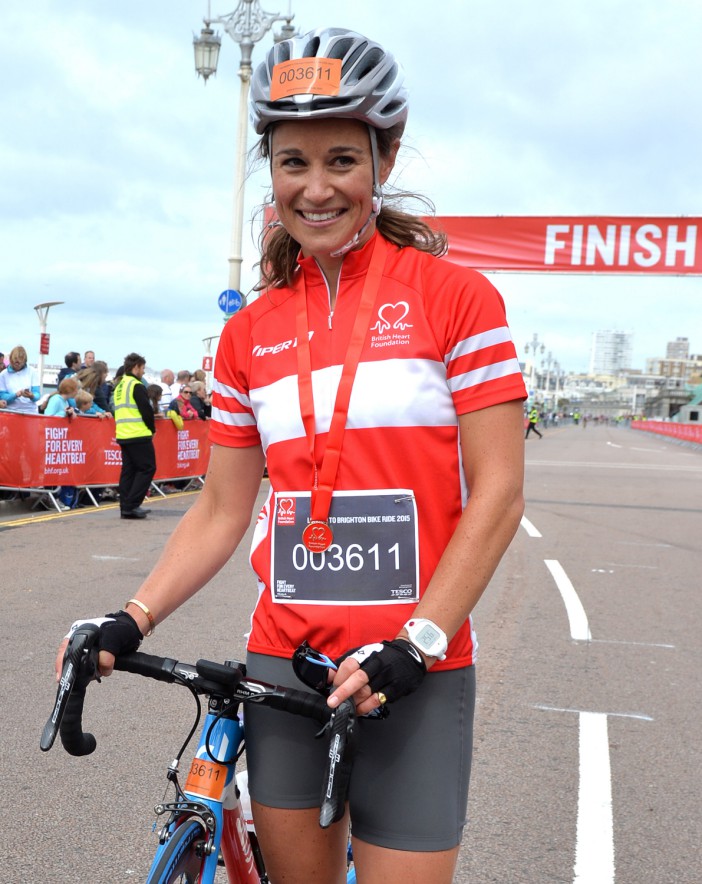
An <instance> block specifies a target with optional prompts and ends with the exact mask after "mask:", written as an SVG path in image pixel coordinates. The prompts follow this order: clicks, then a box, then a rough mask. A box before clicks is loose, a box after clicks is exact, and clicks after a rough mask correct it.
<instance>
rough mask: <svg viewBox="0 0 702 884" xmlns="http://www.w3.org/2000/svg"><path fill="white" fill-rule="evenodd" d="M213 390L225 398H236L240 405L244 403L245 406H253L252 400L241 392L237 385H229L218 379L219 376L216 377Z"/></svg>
mask: <svg viewBox="0 0 702 884" xmlns="http://www.w3.org/2000/svg"><path fill="white" fill-rule="evenodd" d="M212 392H213V393H219V394H220V395H221V396H223V397H224V398H225V399H236V401H237V402H238V403H239V405H243V406H244V408H251V400H250V399H249V397H248V396H246V395H245V394H244V393H241V392H240V391H239V390H237V388H236V387H228V386H227V385H226V384H223V383H222V382H221V381H218V380H217V378H215V380H214V383H213V384H212Z"/></svg>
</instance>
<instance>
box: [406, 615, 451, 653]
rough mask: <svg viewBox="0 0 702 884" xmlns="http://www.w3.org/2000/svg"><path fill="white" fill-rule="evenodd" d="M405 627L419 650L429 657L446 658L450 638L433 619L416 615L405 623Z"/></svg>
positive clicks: (412, 642)
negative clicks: (425, 618)
mask: <svg viewBox="0 0 702 884" xmlns="http://www.w3.org/2000/svg"><path fill="white" fill-rule="evenodd" d="M404 629H405V632H406V633H407V637H408V638H409V640H410V643H411V644H413V645H414V646H415V648H417V650H419V651H421V652H422V653H423V654H426V655H427V657H438V659H439V660H445V659H446V649H447V648H448V639H447V638H446V633H445V632H444V631H443V629H441V627H439V626H437V625H436V623H433V622H432V621H431V620H424V619H422V618H420V617H414V618H412V620H408V621H407V623H405V626H404Z"/></svg>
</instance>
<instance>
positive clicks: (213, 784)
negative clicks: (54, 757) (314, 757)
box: [40, 622, 356, 884]
mask: <svg viewBox="0 0 702 884" xmlns="http://www.w3.org/2000/svg"><path fill="white" fill-rule="evenodd" d="M98 632H99V627H98V626H97V624H94V623H90V622H87V623H83V624H82V625H81V626H79V627H78V628H77V629H76V630H75V632H73V634H72V636H71V639H70V641H69V644H68V647H67V649H66V653H65V655H64V661H63V668H62V672H61V678H60V680H59V686H58V689H57V694H56V702H55V704H54V708H53V711H52V713H51V716H50V717H49V720H48V721H47V723H46V726H45V727H44V730H43V733H42V736H41V741H40V748H41V749H42V751H44V752H47V751H49V750H50V749H51V747H52V746H53V744H54V742H55V739H56V736H57V735H60V738H61V743H62V744H63V747H64V749H65V750H66V751H67V752H68V753H69V754H71V755H78V756H80V755H89V754H90V753H92V752H93V751H94V750H95V748H96V745H97V743H96V740H95V737H94V736H93V735H92V734H90V733H84V732H83V725H82V714H83V704H84V700H85V692H86V688H87V686H88V684H89V683H90V682H91V681H93V680H98V675H97V649H96V648H95V642H96V639H97V636H98ZM303 647H306V646H303ZM312 653H313V654H314V653H315V652H312ZM319 657H321V658H322V659H323V660H325V661H326V660H327V658H324V655H319ZM329 664H330V665H333V664H331V661H329ZM323 665H327V664H326V663H325V664H323ZM115 669H118V670H121V671H125V672H131V673H133V674H136V675H141V676H144V677H146V678H153V679H155V680H157V681H162V682H166V683H169V684H179V685H181V686H183V687H187V688H188V689H189V690H190V692H191V693H192V695H193V696H194V697H195V700H196V704H197V718H196V721H195V724H194V725H193V727H192V728H191V730H190V732H189V734H188V736H187V738H186V740H185V742H184V743H183V745H182V747H181V749H180V751H179V753H178V755H177V756H176V757H175V759H174V760H173V761H172V762H171V764H170V765H169V767H168V771H167V774H166V777H167V780H168V781H169V783H170V784H171V785H172V786H173V788H174V790H175V799H174V800H173V801H162V802H160V803H159V804H157V805H156V807H155V809H154V810H155V813H156V814H157V816H164V815H167V816H166V819H165V822H164V824H163V826H162V827H161V829H160V831H159V835H158V841H159V844H158V848H157V850H156V854H155V856H154V859H153V862H152V865H151V869H150V871H149V873H148V877H147V879H146V884H175V882H181V884H212V882H214V880H215V874H216V871H217V868H218V865H220V864H221V862H222V861H223V863H224V866H225V868H226V873H227V876H228V879H229V882H230V884H268V882H269V878H268V876H267V874H266V870H265V862H264V859H263V856H262V853H261V850H260V847H259V845H258V840H257V838H256V833H255V829H254V828H253V823H252V821H251V820H250V818H248V817H249V816H250V815H249V814H246V815H245V813H244V809H243V805H242V797H243V799H244V801H246V799H247V796H248V786H247V782H246V779H247V778H246V772H245V771H241V772H239V773H237V772H236V763H237V760H238V759H239V758H240V757H241V754H242V752H243V751H244V746H245V740H244V724H243V720H242V716H241V714H240V710H241V706H242V704H245V703H263V704H265V705H267V706H270V707H271V708H274V709H278V710H281V711H285V712H289V713H292V714H295V715H302V716H304V717H307V718H311V719H314V720H316V721H319V722H320V724H321V725H322V729H321V730H320V732H319V734H318V736H321V735H322V734H328V738H329V752H328V753H327V762H326V769H325V771H324V776H323V778H322V804H321V808H320V825H321V826H322V827H323V828H326V827H328V826H330V825H332V824H333V823H336V822H338V821H339V820H341V819H342V818H343V816H344V811H345V796H346V791H347V788H348V780H349V776H350V769H351V763H352V752H353V744H354V734H355V722H356V717H355V709H354V705H353V703H352V702H351V701H350V700H346V701H345V702H344V703H342V704H340V706H339V707H338V708H337V709H335V710H331V709H330V708H329V707H328V706H327V704H326V701H325V698H324V697H323V696H321V695H320V694H311V693H306V692H304V691H298V690H295V689H293V688H286V687H281V686H280V685H270V684H267V683H266V682H262V681H258V680H256V679H252V678H248V677H247V676H246V667H245V664H243V663H241V662H239V661H236V660H231V661H227V662H225V663H224V664H222V663H215V662H213V661H209V660H198V661H197V663H196V664H195V665H192V664H189V663H182V662H180V661H178V660H175V659H172V658H170V657H158V656H155V655H152V654H144V653H141V652H134V653H132V654H126V655H124V656H121V657H118V658H117V660H116V661H115ZM200 696H205V697H207V698H208V709H207V715H206V717H205V721H204V723H203V727H202V729H201V731H200V736H199V741H198V747H197V751H196V752H195V755H194V757H193V761H192V763H191V765H190V769H189V771H188V776H187V779H186V782H185V785H184V787H182V788H181V785H180V782H179V779H178V774H179V766H180V761H181V757H182V755H183V753H184V752H185V749H186V748H187V746H188V744H189V743H190V740H191V739H192V737H193V735H194V733H195V731H196V730H197V727H198V724H199V720H200V718H201V706H202V704H201V701H200ZM355 881H356V873H355V871H354V869H353V865H352V861H351V856H350V853H349V869H348V874H347V884H355Z"/></svg>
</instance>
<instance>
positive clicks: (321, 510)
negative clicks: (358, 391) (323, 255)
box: [295, 236, 385, 552]
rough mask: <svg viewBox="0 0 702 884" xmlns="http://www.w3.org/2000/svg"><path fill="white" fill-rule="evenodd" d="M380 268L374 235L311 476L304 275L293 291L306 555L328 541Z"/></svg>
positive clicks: (309, 361)
mask: <svg viewBox="0 0 702 884" xmlns="http://www.w3.org/2000/svg"><path fill="white" fill-rule="evenodd" d="M384 268H385V249H384V248H383V245H382V244H381V238H380V237H379V236H376V240H375V243H374V244H373V252H372V254H371V259H370V264H369V266H368V270H367V272H366V279H365V282H364V283H363V291H362V293H361V300H360V302H359V305H358V312H357V313H356V319H355V320H354V324H353V330H352V332H351V339H350V340H349V346H348V349H347V350H346V358H345V360H344V367H343V369H342V372H341V379H340V381H339V388H338V390H337V393H336V401H335V403H334V413H333V415H332V419H331V424H330V426H329V435H328V437H327V445H326V448H325V450H324V456H323V458H322V465H321V467H320V469H319V471H317V461H316V458H315V450H314V449H315V444H314V443H315V415H314V394H313V390H312V359H311V355H310V334H309V320H308V316H307V290H306V287H305V278H304V274H303V275H302V278H301V281H300V284H299V285H298V286H297V288H296V290H295V309H296V317H297V348H296V349H297V375H298V391H299V396H300V412H301V414H302V423H303V425H304V427H305V435H306V436H307V441H308V443H309V448H310V457H311V459H312V466H313V469H314V476H313V481H312V498H311V501H310V523H309V525H307V527H306V528H305V531H304V532H303V535H302V537H303V542H304V544H305V546H307V548H308V549H309V550H311V551H312V552H324V550H325V549H328V548H329V546H330V545H331V542H332V532H331V529H330V528H329V525H328V523H327V519H328V518H329V509H330V508H331V501H332V494H333V493H334V483H335V482H336V476H337V473H338V471H339V461H340V459H341V447H342V444H343V441H344V433H345V431H346V421H347V418H348V412H349V402H350V400H351V390H352V388H353V382H354V379H355V377H356V370H357V369H358V363H359V361H360V359H361V353H362V351H363V345H364V343H365V340H366V335H367V334H368V326H369V323H370V316H371V311H372V310H373V305H374V304H375V300H376V297H377V295H378V290H379V289H380V282H381V280H382V278H383V270H384Z"/></svg>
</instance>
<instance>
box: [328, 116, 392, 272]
mask: <svg viewBox="0 0 702 884" xmlns="http://www.w3.org/2000/svg"><path fill="white" fill-rule="evenodd" d="M368 135H369V136H370V146H371V158H372V160H373V197H372V200H371V213H370V215H369V216H368V220H367V221H366V222H365V224H364V225H363V227H361V229H360V230H359V231H358V233H356V234H354V236H353V237H352V238H351V239H350V240H349V241H348V242H347V243H346V244H345V245H343V246H342V247H341V248H340V249H336V250H335V251H333V252H330V253H329V254H330V256H331V257H332V258H341V257H343V256H344V255H346V254H347V253H348V252H350V251H351V249H355V248H356V246H357V245H358V243H359V240H360V239H361V237H362V236H364V234H365V232H366V231H367V230H368V228H369V227H370V225H371V224H372V223H373V221H375V219H376V218H377V217H378V215H379V214H380V210H381V209H382V207H383V190H382V188H381V186H380V180H379V169H380V166H379V162H378V139H377V137H376V132H375V126H368Z"/></svg>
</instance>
